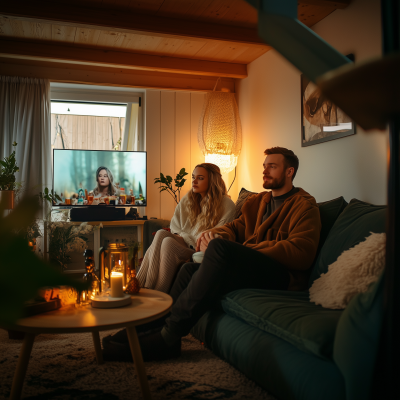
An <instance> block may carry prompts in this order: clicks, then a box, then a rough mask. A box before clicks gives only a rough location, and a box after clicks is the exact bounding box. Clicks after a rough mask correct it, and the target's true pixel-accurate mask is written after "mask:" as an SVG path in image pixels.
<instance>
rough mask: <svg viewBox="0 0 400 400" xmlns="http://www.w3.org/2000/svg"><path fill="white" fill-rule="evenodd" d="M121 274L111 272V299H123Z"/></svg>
mask: <svg viewBox="0 0 400 400" xmlns="http://www.w3.org/2000/svg"><path fill="white" fill-rule="evenodd" d="M122 279H123V275H122V272H114V271H113V272H111V281H110V283H111V297H123V296H124V293H123V291H122Z"/></svg>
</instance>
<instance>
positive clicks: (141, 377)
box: [126, 326, 151, 400]
mask: <svg viewBox="0 0 400 400" xmlns="http://www.w3.org/2000/svg"><path fill="white" fill-rule="evenodd" d="M126 332H127V334H128V339H129V345H130V347H131V353H132V358H133V361H134V363H135V368H136V374H137V378H138V381H139V386H140V388H141V389H142V394H143V398H144V399H145V400H151V394H150V388H149V382H147V375H146V369H145V368H144V364H143V358H142V350H141V349H140V344H139V339H138V335H137V333H136V328H135V327H134V326H133V327H129V328H126Z"/></svg>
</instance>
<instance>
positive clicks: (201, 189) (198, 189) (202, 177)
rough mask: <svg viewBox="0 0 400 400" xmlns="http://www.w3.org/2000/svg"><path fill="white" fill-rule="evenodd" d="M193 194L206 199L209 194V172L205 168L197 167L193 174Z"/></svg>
mask: <svg viewBox="0 0 400 400" xmlns="http://www.w3.org/2000/svg"><path fill="white" fill-rule="evenodd" d="M192 190H193V193H199V194H201V197H204V196H205V195H206V194H207V192H208V172H207V170H206V169H205V168H203V167H196V168H195V169H194V171H193V174H192Z"/></svg>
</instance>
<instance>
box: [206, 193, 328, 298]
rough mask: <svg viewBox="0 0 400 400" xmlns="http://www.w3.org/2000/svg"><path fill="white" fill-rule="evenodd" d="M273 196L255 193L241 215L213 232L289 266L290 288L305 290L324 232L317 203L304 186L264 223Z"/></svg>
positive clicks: (245, 204) (244, 206) (246, 203)
mask: <svg viewBox="0 0 400 400" xmlns="http://www.w3.org/2000/svg"><path fill="white" fill-rule="evenodd" d="M271 196H272V193H271V192H261V193H259V194H258V195H254V196H252V197H251V198H250V199H248V200H247V201H246V202H245V203H244V205H243V207H242V215H241V216H240V217H239V218H237V219H235V220H234V221H232V222H230V223H229V224H225V225H224V226H221V227H219V228H215V229H212V232H213V233H217V234H219V235H221V236H222V237H223V238H225V239H228V240H232V241H235V242H238V243H241V244H243V245H245V246H247V247H250V248H252V249H254V250H258V251H260V252H261V253H263V254H266V255H267V256H269V257H271V258H273V259H274V260H276V261H278V262H279V263H281V264H282V265H284V266H286V267H287V269H288V271H289V273H290V275H291V280H290V284H289V287H288V290H304V289H306V288H307V280H308V272H307V270H308V269H309V268H310V267H311V264H312V262H313V261H314V258H315V255H316V252H317V247H318V242H319V235H320V231H321V219H320V216H319V209H318V206H317V203H316V201H315V199H314V197H312V196H311V195H310V194H308V193H307V192H305V191H304V190H303V189H300V190H299V191H298V192H297V193H295V194H294V195H293V196H290V197H289V198H287V199H286V200H285V201H284V202H283V204H282V206H281V207H279V208H278V209H277V210H276V211H275V212H274V213H273V214H271V216H270V217H269V218H267V219H266V220H265V221H264V223H263V222H262V218H263V215H264V213H265V209H266V207H267V203H269V201H270V200H271Z"/></svg>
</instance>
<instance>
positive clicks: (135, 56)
mask: <svg viewBox="0 0 400 400" xmlns="http://www.w3.org/2000/svg"><path fill="white" fill-rule="evenodd" d="M0 56H2V57H8V58H17V59H22V60H38V61H40V60H43V61H47V62H55V63H63V64H76V65H87V66H97V67H111V68H124V69H133V70H142V71H156V72H169V73H179V74H185V75H197V76H213V77H227V78H238V79H243V78H246V77H247V66H246V65H245V64H235V63H225V62H217V61H204V60H193V59H188V58H177V57H166V56H154V55H149V54H139V53H130V52H123V51H115V50H108V49H107V50H105V49H101V48H94V47H86V46H85V47H83V46H76V45H66V44H61V43H57V44H56V43H54V42H44V41H30V40H27V41H21V40H13V39H5V38H0Z"/></svg>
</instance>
